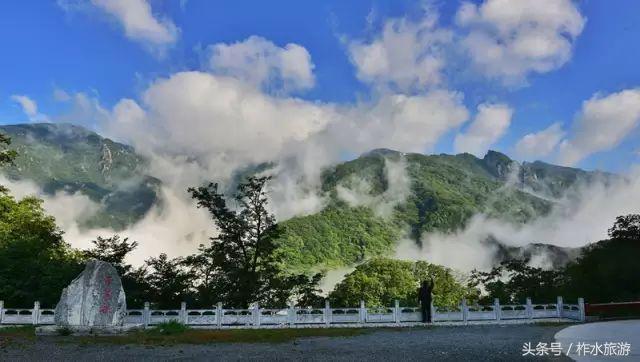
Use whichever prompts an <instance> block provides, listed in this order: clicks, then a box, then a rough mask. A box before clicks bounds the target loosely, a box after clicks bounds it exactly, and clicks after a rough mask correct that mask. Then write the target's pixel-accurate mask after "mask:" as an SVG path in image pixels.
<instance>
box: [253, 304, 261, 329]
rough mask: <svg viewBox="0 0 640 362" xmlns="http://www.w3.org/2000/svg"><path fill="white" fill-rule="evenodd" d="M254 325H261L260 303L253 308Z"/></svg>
mask: <svg viewBox="0 0 640 362" xmlns="http://www.w3.org/2000/svg"><path fill="white" fill-rule="evenodd" d="M253 325H254V326H259V325H260V305H259V304H258V303H256V304H255V305H254V306H253Z"/></svg>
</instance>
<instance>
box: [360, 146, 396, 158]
mask: <svg viewBox="0 0 640 362" xmlns="http://www.w3.org/2000/svg"><path fill="white" fill-rule="evenodd" d="M400 154H402V152H400V151H395V150H391V149H388V148H376V149H373V150H371V151H369V152H365V153H363V154H362V155H361V157H367V156H383V157H385V156H394V155H400Z"/></svg>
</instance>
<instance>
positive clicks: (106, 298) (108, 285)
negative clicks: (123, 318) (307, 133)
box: [100, 275, 112, 314]
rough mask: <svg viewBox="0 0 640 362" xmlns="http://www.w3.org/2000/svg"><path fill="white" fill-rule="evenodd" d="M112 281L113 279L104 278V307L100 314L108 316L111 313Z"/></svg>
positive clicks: (102, 306) (101, 308)
mask: <svg viewBox="0 0 640 362" xmlns="http://www.w3.org/2000/svg"><path fill="white" fill-rule="evenodd" d="M111 281H112V278H111V277H110V276H108V275H107V276H105V277H104V286H105V288H104V294H103V295H102V305H101V306H100V313H102V314H106V313H109V312H110V311H111V308H109V301H110V300H111V295H112V294H111Z"/></svg>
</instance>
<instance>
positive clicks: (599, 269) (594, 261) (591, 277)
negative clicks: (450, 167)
mask: <svg viewBox="0 0 640 362" xmlns="http://www.w3.org/2000/svg"><path fill="white" fill-rule="evenodd" d="M639 225H640V215H638V214H631V215H625V216H619V217H618V218H617V219H616V222H615V224H614V225H613V227H612V228H611V229H609V237H610V239H608V240H602V241H599V242H597V243H594V244H591V245H588V246H586V247H585V248H584V249H583V251H582V254H581V255H580V257H579V258H578V259H577V260H576V261H575V262H573V263H570V264H569V265H568V266H567V268H566V271H565V273H566V278H567V281H566V286H565V290H566V295H569V296H571V297H572V298H577V297H584V298H585V300H586V301H587V302H589V303H598V302H601V303H606V302H624V301H635V300H638V299H640V283H638V276H640V263H638V256H639V255H640V229H639V227H638V226H639Z"/></svg>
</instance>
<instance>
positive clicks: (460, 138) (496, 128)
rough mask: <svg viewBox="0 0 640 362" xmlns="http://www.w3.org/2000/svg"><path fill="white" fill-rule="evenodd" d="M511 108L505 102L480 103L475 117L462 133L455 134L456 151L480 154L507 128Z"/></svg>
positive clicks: (511, 113) (509, 122)
mask: <svg viewBox="0 0 640 362" xmlns="http://www.w3.org/2000/svg"><path fill="white" fill-rule="evenodd" d="M512 115H513V110H512V109H511V108H510V107H509V106H507V105H506V104H481V105H479V106H478V113H477V114H476V117H475V119H474V121H473V123H471V125H470V126H469V128H468V129H467V131H466V132H464V133H459V134H458V135H456V138H455V140H454V148H455V151H456V152H469V153H472V154H474V155H477V156H479V157H480V156H482V155H483V154H484V153H485V152H486V151H487V150H488V148H489V147H490V146H491V145H492V144H494V143H495V142H496V141H498V140H499V139H500V138H501V137H502V136H503V135H504V133H505V132H506V131H507V129H508V128H509V125H510V124H511V116H512Z"/></svg>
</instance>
